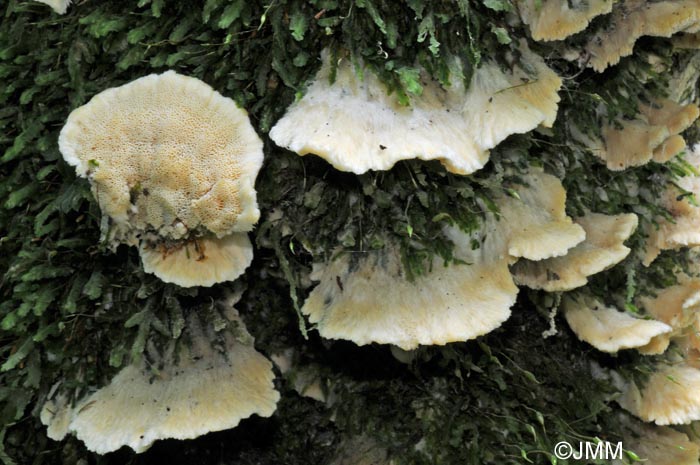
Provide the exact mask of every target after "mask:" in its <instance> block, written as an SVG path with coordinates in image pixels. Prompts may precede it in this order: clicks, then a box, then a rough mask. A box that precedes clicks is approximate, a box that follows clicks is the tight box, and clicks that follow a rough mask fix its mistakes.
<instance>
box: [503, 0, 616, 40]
mask: <svg viewBox="0 0 700 465" xmlns="http://www.w3.org/2000/svg"><path fill="white" fill-rule="evenodd" d="M615 1H616V0H590V1H587V2H584V1H577V2H568V1H566V2H563V1H561V0H542V1H539V2H538V1H536V0H520V1H517V2H516V4H517V6H518V12H519V13H520V18H522V20H523V22H524V23H525V24H528V25H529V26H530V34H531V35H532V38H533V39H535V40H537V41H551V40H563V39H566V38H567V37H569V36H570V35H573V34H576V33H577V32H581V31H583V30H584V29H585V28H586V26H588V23H589V22H590V21H591V19H593V18H595V17H596V16H599V15H602V14H607V13H610V11H612V7H613V3H615Z"/></svg>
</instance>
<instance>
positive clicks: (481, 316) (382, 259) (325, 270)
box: [302, 230, 518, 350]
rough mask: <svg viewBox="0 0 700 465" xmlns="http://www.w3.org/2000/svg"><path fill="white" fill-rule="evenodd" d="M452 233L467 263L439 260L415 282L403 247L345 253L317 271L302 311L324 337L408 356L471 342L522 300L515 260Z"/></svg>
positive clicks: (459, 252) (504, 317) (499, 320)
mask: <svg viewBox="0 0 700 465" xmlns="http://www.w3.org/2000/svg"><path fill="white" fill-rule="evenodd" d="M449 234H450V235H451V237H452V238H453V239H454V241H455V248H456V250H455V257H457V258H459V259H461V260H464V261H465V262H467V263H468V264H459V265H458V264H451V265H450V266H445V265H444V263H443V261H442V260H441V259H439V258H435V259H434V260H433V262H432V268H433V269H432V270H431V271H430V272H428V273H426V274H425V275H422V276H418V277H416V278H415V279H414V280H413V281H412V282H411V281H409V280H408V279H407V277H406V276H405V274H404V271H403V269H402V264H401V252H400V250H399V248H398V246H396V245H391V246H388V247H387V248H385V249H383V250H378V251H369V252H365V253H362V254H350V253H348V254H344V255H342V256H340V257H338V258H336V259H335V260H333V261H331V262H330V263H327V264H325V265H323V266H319V267H317V268H316V270H315V271H314V273H313V274H312V279H314V280H316V281H320V283H319V284H318V286H316V288H314V290H313V291H312V292H311V294H310V295H309V297H308V298H307V300H306V302H305V303H304V306H303V308H302V312H303V313H304V314H306V315H308V316H309V320H310V321H311V322H312V323H316V324H317V325H318V330H319V333H320V334H321V336H323V337H325V338H329V339H348V340H351V341H354V342H355V343H357V344H358V345H364V344H369V343H371V342H378V343H381V344H395V345H397V346H399V347H401V348H402V349H405V350H408V349H413V348H415V347H417V346H418V345H419V344H424V345H443V344H446V343H448V342H454V341H465V340H468V339H472V338H475V337H477V336H480V335H482V334H486V333H488V332H490V331H492V330H494V329H496V328H497V327H499V326H500V325H501V324H502V323H503V322H504V321H505V320H506V319H507V318H508V317H509V316H510V307H511V306H512V305H513V304H514V303H515V298H516V296H517V293H518V289H517V287H516V286H515V284H514V283H513V279H512V278H511V276H510V273H509V272H508V261H509V260H508V257H507V256H504V255H503V254H497V253H496V254H491V253H489V251H487V250H484V247H483V246H482V249H478V250H476V251H472V250H470V239H471V238H470V237H469V236H468V235H467V234H464V233H461V232H459V231H456V230H453V231H450V233H449ZM493 234H494V235H497V234H498V232H497V231H496V230H494V231H493ZM490 240H498V239H496V238H495V237H494V238H493V239H490ZM486 248H487V249H489V250H490V248H489V247H488V246H487V247H486ZM491 252H494V251H493V250H491Z"/></svg>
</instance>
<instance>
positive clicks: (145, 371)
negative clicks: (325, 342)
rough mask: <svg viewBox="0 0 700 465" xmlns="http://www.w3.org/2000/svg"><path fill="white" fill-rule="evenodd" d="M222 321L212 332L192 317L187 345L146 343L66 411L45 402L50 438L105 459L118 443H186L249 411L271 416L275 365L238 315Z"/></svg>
mask: <svg viewBox="0 0 700 465" xmlns="http://www.w3.org/2000/svg"><path fill="white" fill-rule="evenodd" d="M224 318H225V319H226V327H225V328H224V329H220V330H219V331H216V330H215V329H214V327H213V325H208V326H203V325H202V324H201V323H200V321H199V319H198V318H197V317H196V316H195V315H191V316H190V318H189V319H188V321H187V330H186V331H187V337H184V336H183V338H184V339H185V340H184V341H179V343H178V344H176V343H175V342H172V343H171V344H170V345H169V346H168V347H167V348H166V349H165V350H164V351H163V352H162V353H159V352H158V351H157V350H156V349H155V347H154V346H153V345H151V346H150V347H148V349H147V353H146V354H145V355H144V357H145V358H144V359H143V360H142V361H141V362H138V363H133V364H131V365H129V366H127V367H125V368H123V369H122V370H121V371H120V372H119V373H118V374H117V375H116V376H115V377H114V378H113V379H112V380H111V382H110V383H109V384H108V385H107V386H105V387H103V388H101V389H99V390H98V391H96V392H94V393H93V394H91V395H89V396H87V397H85V398H83V399H81V400H80V401H79V402H77V403H76V404H75V406H74V407H73V408H68V410H67V412H68V413H66V411H61V410H60V409H59V411H58V412H57V411H56V405H57V403H56V402H52V403H51V404H48V403H47V406H48V408H47V407H46V406H45V410H47V414H46V415H43V416H42V420H43V421H44V422H45V423H46V424H48V426H49V430H50V431H52V430H55V431H56V433H57V434H56V435H54V437H55V439H61V437H62V436H63V435H65V434H66V432H73V433H75V435H76V436H77V437H78V438H79V439H80V440H82V441H83V442H84V443H85V445H86V446H87V448H88V449H90V450H92V451H94V452H97V453H100V454H104V453H107V452H112V451H115V450H117V449H119V448H121V447H123V446H129V447H131V448H132V449H134V450H135V451H136V452H143V451H145V450H146V449H148V448H149V447H150V446H151V444H152V443H153V442H154V441H156V440H159V439H167V438H173V439H191V438H195V437H197V436H201V435H203V434H206V433H208V432H210V431H219V430H223V429H228V428H233V427H235V426H236V425H237V424H238V423H239V422H240V421H241V420H242V419H244V418H247V417H249V416H251V415H253V414H258V415H260V416H270V415H272V413H273V412H274V411H275V408H276V403H277V401H278V399H279V394H278V393H277V391H275V389H274V385H273V378H274V374H273V372H272V364H271V363H270V361H269V360H267V359H266V358H265V357H264V356H262V355H261V354H260V353H258V352H257V351H256V350H255V348H254V347H253V341H252V338H251V337H250V335H248V333H247V332H246V330H245V328H244V326H243V323H242V322H241V321H240V319H238V316H237V313H236V312H235V310H232V309H229V312H228V313H227V314H226V316H225V317H224ZM50 402H51V401H50ZM52 409H53V410H52ZM48 412H51V413H50V414H49V413H48ZM66 416H69V418H70V422H69V424H68V426H67V428H66V427H65V425H64V423H65V422H66V421H65V418H66ZM59 433H62V434H59Z"/></svg>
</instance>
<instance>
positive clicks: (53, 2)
mask: <svg viewBox="0 0 700 465" xmlns="http://www.w3.org/2000/svg"><path fill="white" fill-rule="evenodd" d="M36 1H37V2H39V3H43V4H44V5H48V6H50V7H51V9H52V10H53V11H55V12H56V13H58V14H59V15H63V14H66V11H68V6H69V5H70V4H71V0H36Z"/></svg>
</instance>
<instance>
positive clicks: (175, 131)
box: [59, 71, 263, 286]
mask: <svg viewBox="0 0 700 465" xmlns="http://www.w3.org/2000/svg"><path fill="white" fill-rule="evenodd" d="M59 148H60V150H61V153H62V154H63V158H64V159H65V160H66V161H67V162H68V163H69V164H71V165H73V166H74V167H75V169H76V172H77V173H78V175H79V176H82V177H86V178H88V179H89V181H90V184H91V186H92V191H93V194H94V195H95V197H96V199H97V201H98V203H99V205H100V208H101V209H102V213H103V214H104V215H106V216H108V218H109V221H108V222H107V223H106V225H107V228H108V238H109V239H111V240H112V242H113V243H115V244H116V243H120V242H121V243H127V244H137V243H139V241H140V240H142V239H143V236H144V235H148V237H149V243H150V244H149V247H145V246H142V247H141V251H142V252H143V251H147V250H150V249H151V248H152V247H150V245H152V244H153V243H154V240H153V238H154V237H158V238H160V239H162V240H163V241H166V242H168V244H167V247H168V248H170V249H172V248H173V247H175V246H174V245H173V244H172V242H173V241H179V240H182V241H190V240H192V239H193V238H197V237H201V236H203V235H208V236H215V237H217V238H219V239H222V238H224V237H225V236H228V235H230V234H232V233H240V232H247V231H250V230H251V229H252V227H253V225H254V223H255V222H256V221H257V220H258V217H259V215H260V212H259V210H258V206H257V202H256V193H255V189H254V183H255V177H256V176H257V173H258V171H259V169H260V167H261V165H262V159H263V154H262V141H261V140H260V138H259V137H258V135H257V134H256V133H255V130H254V129H253V127H252V126H251V125H250V122H249V120H248V116H247V114H246V112H245V111H244V110H241V109H240V108H238V107H237V106H236V104H235V102H233V101H232V100H230V99H228V98H226V97H223V96H222V95H221V94H219V93H218V92H216V91H215V90H214V89H212V88H211V87H209V86H208V85H207V84H205V83H203V82H202V81H199V80H198V79H194V78H190V77H186V76H182V75H179V74H177V73H175V72H172V71H168V72H166V73H164V74H160V75H157V74H152V75H149V76H146V77H143V78H140V79H137V80H135V81H133V82H130V83H129V84H126V85H123V86H121V87H117V88H113V89H108V90H106V91H104V92H102V93H100V94H98V95H96V96H95V97H93V98H92V100H90V102H89V103H87V104H86V105H84V106H82V107H80V108H78V109H76V110H74V111H73V112H72V113H71V114H70V116H69V117H68V121H67V122H66V125H65V126H64V127H63V130H62V131H61V135H60V137H59ZM239 242H240V241H239ZM245 247H250V244H249V243H246V244H245ZM183 248H184V249H187V248H186V247H183ZM214 249H216V247H212V251H213V250H214ZM241 254H248V255H250V252H245V253H243V252H242V253H241ZM241 254H239V255H241ZM161 255H162V256H163V258H164V259H165V258H167V257H170V262H169V264H165V263H164V264H161V265H156V264H154V263H153V260H154V256H153V255H151V256H150V257H148V260H149V262H150V265H149V269H151V270H153V271H154V272H155V273H156V274H157V275H158V276H159V277H161V278H163V279H164V280H168V279H169V280H170V281H172V282H177V281H178V278H177V274H178V273H179V272H182V273H184V274H189V275H190V276H191V277H192V276H194V277H196V274H194V273H192V271H191V270H188V269H187V268H188V266H184V267H182V269H181V270H178V269H176V268H175V267H174V266H172V265H173V264H176V263H177V264H178V265H186V263H185V259H184V258H183V257H181V256H179V255H177V254H176V257H178V259H177V260H175V259H174V258H173V255H172V254H170V255H168V254H161ZM227 256H230V254H229V255H227ZM199 257H200V255H198V254H192V255H189V256H187V260H192V261H193V262H192V264H193V266H194V267H195V268H198V269H199V270H202V269H203V268H205V267H206V265H207V264H210V263H211V264H215V263H219V260H205V261H202V260H200V263H198V264H196V266H195V265H194V261H196V260H197V259H198V258H199ZM236 258H240V257H236ZM231 266H232V267H234V268H236V269H238V270H239V271H241V272H242V270H243V269H245V266H243V267H241V266H240V263H238V262H236V263H232V264H231ZM166 269H167V270H168V272H167V273H164V274H159V273H160V271H162V270H166ZM213 274H217V273H216V272H212V273H210V272H205V273H200V274H199V275H201V276H203V278H204V281H206V282H209V281H210V277H211V275H213ZM219 276H220V277H222V278H225V279H232V278H234V276H233V274H231V273H229V274H226V275H225V276H224V275H223V274H221V273H219ZM173 277H175V278H174V279H171V278H173ZM204 281H203V282H201V283H200V282H197V280H196V279H195V280H194V281H193V280H187V279H186V278H183V279H180V282H183V284H182V285H190V286H192V285H203V283H204Z"/></svg>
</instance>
